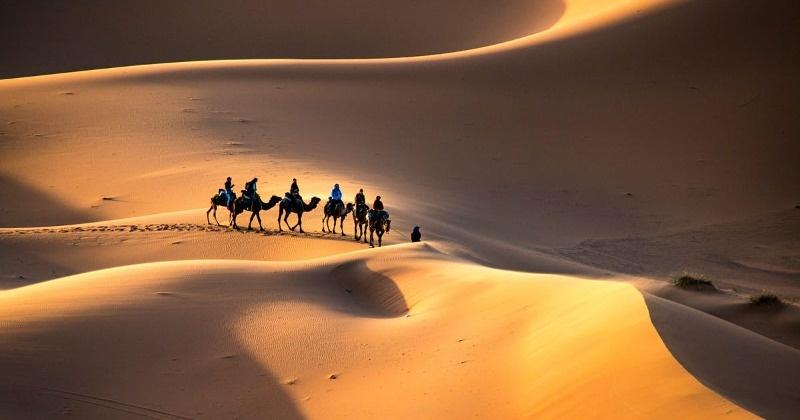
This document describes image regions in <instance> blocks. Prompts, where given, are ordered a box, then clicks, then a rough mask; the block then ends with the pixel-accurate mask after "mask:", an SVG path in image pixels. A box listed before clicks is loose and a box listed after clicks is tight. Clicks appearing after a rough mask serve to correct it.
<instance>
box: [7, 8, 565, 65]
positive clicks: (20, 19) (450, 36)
mask: <svg viewBox="0 0 800 420" xmlns="http://www.w3.org/2000/svg"><path fill="white" fill-rule="evenodd" d="M565 8H566V5H565V4H564V2H562V1H561V0H510V1H503V2H499V3H496V2H495V3H490V2H484V1H475V0H469V1H462V2H459V4H458V11H457V12H454V10H453V4H452V3H451V2H447V1H442V0H427V1H419V0H412V1H404V2H392V1H366V0H357V1H352V0H351V1H341V0H334V1H332V0H325V1H322V0H314V1H305V2H303V3H297V2H293V1H276V0H272V1H253V0H235V1H229V2H226V3H224V4H220V3H219V2H215V1H208V0H200V1H198V0H195V1H173V2H169V3H164V2H159V1H145V2H142V1H117V2H114V3H113V4H110V3H104V2H101V3H98V2H94V1H73V2H71V3H69V4H61V3H59V2H54V1H50V0H36V1H27V2H11V3H9V2H4V3H3V4H2V5H0V61H2V62H3V63H4V65H3V66H2V68H1V69H0V78H8V77H20V76H32V75H39V74H49V73H61V72H65V71H75V70H87V69H93V68H106V67H119V66H125V65H132V64H150V63H164V62H174V61H190V60H211V59H235V58H239V59H240V58H343V57H346V58H363V57H400V56H409V55H423V54H432V53H442V52H449V51H459V50H464V49H468V48H475V47H482V46H486V45H491V44H496V43H498V42H502V41H508V40H511V39H515V38H519V37H522V36H526V35H529V34H532V33H535V32H538V31H541V30H543V29H546V28H548V27H550V26H552V25H553V23H555V22H556V21H558V20H559V18H560V17H561V15H562V14H563V13H564V11H565ZM156 10H157V12H154V11H156ZM87 22H91V24H87ZM42 26H46V27H47V31H42V30H40V28H41V27H42ZM121 46H122V48H120V47H121Z"/></svg>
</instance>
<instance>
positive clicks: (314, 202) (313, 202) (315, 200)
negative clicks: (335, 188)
mask: <svg viewBox="0 0 800 420" xmlns="http://www.w3.org/2000/svg"><path fill="white" fill-rule="evenodd" d="M320 201H322V199H320V198H319V197H311V202H309V203H308V205H309V206H310V207H317V204H319V202H320Z"/></svg>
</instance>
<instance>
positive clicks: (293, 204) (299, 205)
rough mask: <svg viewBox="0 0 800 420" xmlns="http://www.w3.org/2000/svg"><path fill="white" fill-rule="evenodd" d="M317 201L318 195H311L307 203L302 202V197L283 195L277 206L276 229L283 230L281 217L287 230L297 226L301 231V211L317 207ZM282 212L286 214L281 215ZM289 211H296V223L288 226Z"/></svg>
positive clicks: (318, 200)
mask: <svg viewBox="0 0 800 420" xmlns="http://www.w3.org/2000/svg"><path fill="white" fill-rule="evenodd" d="M270 201H272V200H270ZM319 202H320V199H319V197H312V198H311V202H310V203H308V204H306V203H304V202H303V199H302V198H299V199H296V200H293V199H291V198H289V197H284V198H283V199H282V200H281V204H280V207H279V208H278V230H280V231H281V232H283V226H281V217H283V221H284V222H285V223H286V227H288V228H289V230H294V229H295V228H296V227H298V226H299V227H300V232H303V213H305V212H308V211H311V210H314V209H315V208H317V204H319ZM284 212H285V213H286V216H284V215H283V213H284ZM291 213H297V224H295V225H294V226H291V227H290V226H289V214H291Z"/></svg>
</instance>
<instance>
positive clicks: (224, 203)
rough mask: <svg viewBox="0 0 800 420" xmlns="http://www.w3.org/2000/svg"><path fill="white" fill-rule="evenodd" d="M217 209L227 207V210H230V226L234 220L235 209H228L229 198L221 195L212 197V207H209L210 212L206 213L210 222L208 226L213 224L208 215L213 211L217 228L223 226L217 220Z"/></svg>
mask: <svg viewBox="0 0 800 420" xmlns="http://www.w3.org/2000/svg"><path fill="white" fill-rule="evenodd" d="M217 207H225V208H226V209H228V211H229V212H230V214H229V215H228V225H229V226H230V224H231V221H232V220H233V209H232V208H230V207H228V198H227V197H225V196H224V195H220V194H215V195H214V196H212V197H211V207H209V208H208V211H207V212H206V221H207V222H208V224H209V225H210V224H211V219H209V218H208V214H209V213H211V211H212V210H213V211H214V221H215V222H217V226H221V225H220V224H219V220H217Z"/></svg>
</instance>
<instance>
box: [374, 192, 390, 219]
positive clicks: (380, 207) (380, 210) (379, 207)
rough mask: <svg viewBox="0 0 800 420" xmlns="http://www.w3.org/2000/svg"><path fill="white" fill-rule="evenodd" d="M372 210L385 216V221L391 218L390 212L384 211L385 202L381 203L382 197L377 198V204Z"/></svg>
mask: <svg viewBox="0 0 800 420" xmlns="http://www.w3.org/2000/svg"><path fill="white" fill-rule="evenodd" d="M372 209H373V210H374V211H375V213H377V214H379V215H380V214H383V217H384V218H385V219H388V218H389V212H387V211H386V210H384V209H383V201H381V196H377V197H375V202H374V203H372Z"/></svg>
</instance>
